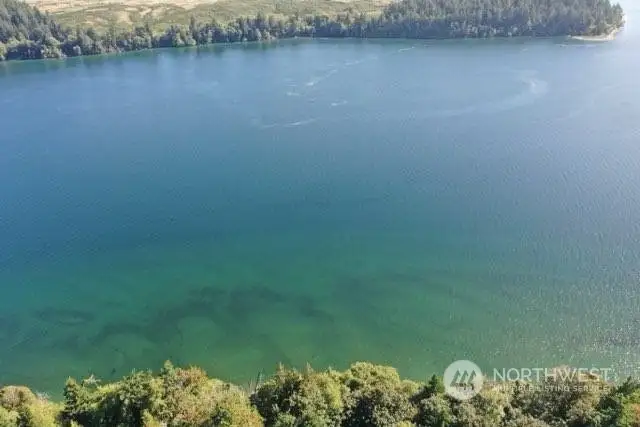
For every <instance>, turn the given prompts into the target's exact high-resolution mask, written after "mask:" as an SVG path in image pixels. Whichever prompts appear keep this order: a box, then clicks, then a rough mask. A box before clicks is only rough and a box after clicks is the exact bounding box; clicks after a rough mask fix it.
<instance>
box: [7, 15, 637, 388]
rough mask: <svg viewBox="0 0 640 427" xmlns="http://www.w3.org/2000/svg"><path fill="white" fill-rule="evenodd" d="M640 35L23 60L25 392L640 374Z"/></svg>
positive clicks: (15, 348)
mask: <svg viewBox="0 0 640 427" xmlns="http://www.w3.org/2000/svg"><path fill="white" fill-rule="evenodd" d="M639 44H640V38H639V37H638V33H637V32H634V29H633V27H630V28H628V29H627V31H626V32H625V33H624V34H622V35H621V37H620V38H619V39H618V40H616V41H615V42H613V43H606V44H589V43H572V42H567V41H566V40H561V39H552V40H510V41H500V40H498V41H464V42H461V41H456V42H446V41H445V42H427V41H367V42H360V41H352V40H351V41H349V40H342V41H337V40H315V41H289V42H281V43H278V44H270V45H262V46H260V45H250V46H234V47H216V48H208V49H200V50H184V51H180V50H169V51H156V52H145V53H140V54H135V55H124V56H120V57H104V58H83V59H78V60H67V61H50V62H32V63H19V64H18V63H10V64H0V117H2V120H3V121H2V123H3V132H2V137H1V141H2V142H1V144H0V149H1V152H2V154H1V156H0V236H1V238H0V286H1V289H2V298H1V299H0V382H3V383H26V384H29V385H31V386H33V387H35V388H37V389H41V390H46V391H49V392H52V393H57V392H59V389H60V387H61V384H62V382H63V380H64V379H65V378H66V377H67V376H68V375H75V376H84V375H88V374H89V373H95V374H96V375H98V376H100V377H103V378H107V379H109V378H115V377H119V376H121V375H123V374H125V373H127V372H129V371H130V370H131V369H133V368H158V367H159V366H160V365H161V363H162V362H163V361H164V360H165V359H167V358H171V359H172V360H174V361H175V362H177V363H180V364H190V363H195V364H199V365H202V366H204V367H205V368H206V369H207V370H208V371H209V372H210V373H211V374H212V375H215V376H219V377H222V378H225V379H230V380H234V381H239V382H245V381H248V380H249V379H250V378H251V377H254V376H255V374H256V373H257V372H258V371H259V370H265V371H267V372H268V371H270V370H271V369H272V368H273V367H274V366H275V364H276V363H278V362H284V363H287V364H292V365H295V366H302V365H303V364H304V363H306V362H311V363H312V364H313V365H315V366H318V367H325V366H329V365H331V366H337V367H345V366H346V365H348V364H349V363H350V362H353V361H356V360H362V359H366V360H372V361H375V362H380V363H389V364H393V365H395V366H397V367H398V368H399V369H400V371H401V373H402V374H403V375H407V376H411V377H414V378H417V379H422V378H425V377H426V376H428V375H430V374H432V373H434V372H441V371H442V370H444V368H445V367H446V366H447V365H448V364H449V363H450V362H451V361H453V360H456V359H463V358H469V359H471V360H474V361H476V362H477V363H478V364H479V365H480V366H482V367H487V368H488V367H497V368H502V367H539V366H542V367H551V366H555V365H558V364H574V365H579V366H582V365H588V366H592V365H597V366H603V365H604V366H607V367H608V366H614V367H616V368H617V369H619V370H623V369H629V368H633V367H635V366H636V365H637V363H638V362H639V360H638V359H639V357H638V354H639V353H638V346H639V344H640V334H639V333H638V324H639V322H640V312H639V311H638V307H639V305H638V303H639V302H640V301H639V292H638V267H639V261H640V244H639V243H638V242H639V241H640V240H639V239H638V237H639V233H638V231H639V230H638V224H639V220H640V186H639V185H638V182H640V181H638V177H640V163H639V160H640V146H639V145H638V141H639V140H640V120H638V118H639V117H640V101H638V100H639V99H640V86H638V85H637V84H636V71H637V69H638V65H640V62H639V61H640V60H639V58H638V56H637V55H636V54H635V53H634V52H636V51H637V49H638V47H639Z"/></svg>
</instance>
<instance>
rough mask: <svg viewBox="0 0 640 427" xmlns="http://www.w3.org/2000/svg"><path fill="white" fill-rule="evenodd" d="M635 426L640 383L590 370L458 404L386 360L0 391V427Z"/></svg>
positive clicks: (172, 373) (497, 388)
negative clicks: (251, 382) (262, 377)
mask: <svg viewBox="0 0 640 427" xmlns="http://www.w3.org/2000/svg"><path fill="white" fill-rule="evenodd" d="M263 425H266V426H274V427H299V426H314V427H321V426H322V427H325V426H326V427H352V426H358V427H368V426H385V427H386V426H395V427H410V426H426V427H445V426H446V427H449V426H450V427H550V426H553V427H556V426H557V427H560V426H562V427H578V426H580V427H583V426H584V427H634V426H640V383H638V382H636V381H634V380H628V381H626V382H624V383H622V384H619V385H617V386H614V385H613V384H608V383H605V382H604V381H602V380H601V379H600V378H598V377H595V376H589V375H579V376H569V377H562V376H556V377H555V378H548V379H546V380H545V381H544V382H542V383H535V384H534V383H490V382H488V383H485V386H484V387H483V389H482V390H481V391H480V393H479V394H477V395H476V396H474V397H473V398H472V399H470V400H467V401H458V400H455V399H453V398H450V397H448V396H446V395H445V394H444V390H443V387H442V381H441V380H440V378H438V377H436V376H434V377H431V378H430V379H429V380H428V381H427V382H426V383H422V384H420V383H416V382H413V381H407V380H403V379H402V378H400V376H399V375H398V372H397V371H396V370H395V369H394V368H392V367H387V366H379V365H374V364H371V363H364V362H359V363H355V364H353V365H352V366H351V367H350V368H349V369H347V370H346V371H343V372H339V371H335V370H332V369H328V370H325V371H313V370H312V369H311V368H307V369H305V370H303V371H298V370H295V369H286V368H284V367H282V366H280V367H279V368H278V369H277V371H276V372H275V374H274V375H273V376H271V377H269V378H267V379H266V381H265V382H264V383H262V384H259V385H258V386H257V388H256V390H255V391H254V392H253V393H252V394H251V396H248V395H247V393H246V392H245V391H244V390H243V389H241V388H240V387H237V386H235V385H232V384H228V383H225V382H223V381H220V380H217V379H212V378H210V377H208V376H207V374H206V373H205V372H204V371H203V370H202V369H200V368H197V367H188V368H180V367H174V366H173V365H171V364H170V363H168V362H167V363H166V364H165V365H164V367H163V368H162V369H161V371H160V372H159V373H158V374H157V375H154V374H152V373H150V372H134V373H132V374H131V375H129V376H126V377H125V378H123V379H122V380H120V381H117V382H113V383H108V384H100V382H99V381H98V380H96V379H95V378H94V377H93V376H91V377H90V378H88V379H85V380H82V381H80V382H78V381H76V380H74V379H69V380H68V381H67V383H66V385H65V388H64V404H58V403H54V402H51V401H49V400H48V399H46V398H44V397H43V396H41V395H36V394H34V393H33V392H31V391H30V390H29V389H28V388H26V387H15V386H6V387H3V388H0V427H55V426H65V427H67V426H68V427H76V426H77V427H80V426H85V427H100V426H105V427H118V426H122V427H124V426H127V427H129V426H131V427H160V426H166V427H260V426H263Z"/></svg>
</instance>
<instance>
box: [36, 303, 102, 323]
mask: <svg viewBox="0 0 640 427" xmlns="http://www.w3.org/2000/svg"><path fill="white" fill-rule="evenodd" d="M35 317H36V318H38V319H39V320H42V321H43V322H47V323H52V324H55V325H58V326H80V325H84V324H86V323H89V322H92V321H93V320H94V319H95V316H94V315H93V314H92V313H90V312H88V311H81V310H76V309H71V308H55V307H47V308H44V309H42V310H38V311H36V312H35Z"/></svg>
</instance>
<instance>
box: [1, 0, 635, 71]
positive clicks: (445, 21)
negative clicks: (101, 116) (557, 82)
mask: <svg viewBox="0 0 640 427" xmlns="http://www.w3.org/2000/svg"><path fill="white" fill-rule="evenodd" d="M623 16H624V15H623V11H622V8H621V7H620V5H619V4H615V5H612V4H611V2H610V0H401V1H399V2H394V3H391V4H390V5H388V6H386V7H385V8H384V9H383V10H382V11H381V12H380V13H379V14H374V15H371V14H365V13H361V12H355V11H353V10H349V11H346V12H344V13H340V14H338V15H337V16H324V15H315V16H314V15H308V16H301V15H293V16H288V17H275V16H265V15H264V14H262V13H258V14H257V15H256V16H255V17H251V18H249V17H239V18H237V19H235V20H233V21H231V22H218V21H216V20H215V19H213V20H211V21H210V22H196V20H195V19H194V18H191V22H190V23H189V25H188V26H187V25H171V26H170V27H168V28H166V29H165V30H164V31H162V32H156V31H154V30H153V29H152V27H151V25H150V24H149V23H146V24H142V25H136V26H134V27H133V28H132V29H131V30H128V31H122V30H117V29H116V28H115V27H112V28H110V29H108V30H106V31H103V32H98V31H96V30H95V29H93V28H91V27H77V28H75V29H74V28H68V27H63V26H62V25H60V24H59V23H57V22H56V20H55V18H54V17H53V16H51V15H50V14H47V13H43V12H41V11H39V10H38V9H36V8H34V7H32V6H30V5H28V4H26V3H24V2H22V1H18V0H0V60H11V59H43V58H64V57H70V56H80V55H97V54H104V53H112V52H127V51H133V50H142V49H153V48H161V47H184V46H195V45H205V44H210V43H234V42H245V41H261V40H271V39H280V38H292V37H356V38H375V37H380V38H382V37H385V38H394V37H395V38H419V39H428V38H487V37H512V36H532V37H537V36H562V35H600V34H606V33H609V32H611V31H613V30H615V29H617V28H620V27H621V26H622V25H623V19H624V17H623Z"/></svg>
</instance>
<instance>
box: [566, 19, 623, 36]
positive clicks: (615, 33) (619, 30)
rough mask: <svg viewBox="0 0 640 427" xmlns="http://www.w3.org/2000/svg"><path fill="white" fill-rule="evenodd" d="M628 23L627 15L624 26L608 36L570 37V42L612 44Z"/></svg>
mask: <svg viewBox="0 0 640 427" xmlns="http://www.w3.org/2000/svg"><path fill="white" fill-rule="evenodd" d="M626 23H627V14H626V13H625V14H624V16H623V18H622V25H621V26H620V27H618V28H616V29H614V30H613V31H610V32H609V33H607V34H601V35H599V36H569V39H570V40H577V41H581V42H610V41H613V40H615V39H616V37H617V36H618V34H619V33H620V32H621V31H622V30H623V28H624V27H625V25H626Z"/></svg>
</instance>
